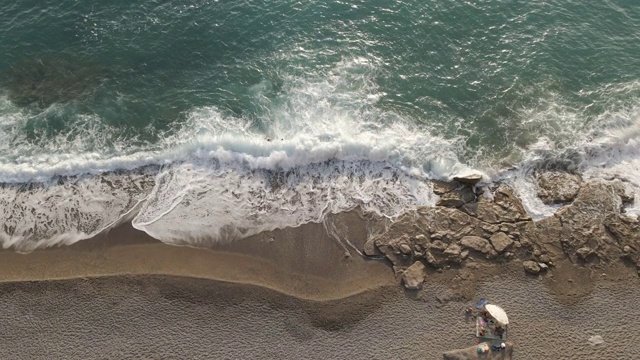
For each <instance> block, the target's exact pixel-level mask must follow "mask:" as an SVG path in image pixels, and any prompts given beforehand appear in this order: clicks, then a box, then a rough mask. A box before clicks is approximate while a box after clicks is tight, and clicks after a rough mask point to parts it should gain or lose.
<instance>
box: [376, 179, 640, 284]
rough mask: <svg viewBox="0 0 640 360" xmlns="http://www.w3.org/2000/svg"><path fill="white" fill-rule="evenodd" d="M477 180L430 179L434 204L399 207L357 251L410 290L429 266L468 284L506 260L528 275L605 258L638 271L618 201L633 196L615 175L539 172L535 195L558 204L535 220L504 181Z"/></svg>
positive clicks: (637, 243)
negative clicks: (381, 262)
mask: <svg viewBox="0 0 640 360" xmlns="http://www.w3.org/2000/svg"><path fill="white" fill-rule="evenodd" d="M479 180H480V179H479V178H477V177H476V178H474V177H471V178H457V179H454V180H453V181H451V182H436V183H434V192H436V194H438V195H440V200H439V201H438V203H437V204H436V206H435V207H424V208H420V209H418V210H416V211H414V212H410V213H407V214H405V215H403V216H402V217H401V218H400V219H398V220H397V221H396V222H394V223H393V224H391V225H390V226H389V227H388V228H387V229H386V230H385V231H384V232H382V233H380V234H378V235H377V236H372V237H371V238H370V239H369V240H368V241H367V243H366V244H365V245H364V253H365V254H366V255H369V256H381V255H382V256H384V257H385V258H386V259H388V260H389V261H390V262H391V264H392V266H393V270H394V272H395V274H396V276H397V277H399V278H401V279H402V282H403V284H404V286H405V287H406V288H407V289H412V290H419V289H421V288H422V286H423V283H424V281H425V279H426V278H427V277H428V276H429V274H430V273H433V272H435V271H437V272H443V271H446V270H449V269H451V270H453V271H455V272H456V274H457V277H456V278H457V279H458V280H461V281H462V282H464V283H465V285H464V286H469V285H472V282H473V280H476V279H477V277H478V274H480V275H481V274H482V273H483V272H487V271H490V270H488V269H487V267H491V266H493V265H496V264H504V263H514V262H519V263H521V264H522V270H523V271H525V272H526V273H528V274H531V275H532V276H541V275H544V274H547V273H549V274H550V276H553V273H554V272H555V269H556V268H563V269H564V270H567V268H568V267H571V265H575V267H574V268H575V269H578V270H576V271H579V269H580V268H582V269H591V270H598V269H605V268H607V267H611V266H613V267H623V268H626V269H627V270H632V271H633V273H635V274H640V222H639V221H638V220H637V219H635V218H632V217H630V216H627V215H625V212H624V206H625V205H627V204H629V203H631V202H632V201H633V196H632V195H631V194H630V193H628V192H627V190H626V189H625V184H624V183H623V182H622V181H621V180H618V179H614V180H610V181H604V180H600V181H583V180H582V179H581V177H580V176H578V175H574V174H569V173H563V172H546V173H542V174H539V175H538V189H539V196H540V198H541V199H542V200H543V201H544V202H545V203H547V204H560V205H561V207H560V208H559V209H558V211H557V212H556V213H555V214H554V215H553V216H551V217H548V218H545V219H542V220H539V221H533V220H532V219H531V217H530V216H529V215H528V214H527V212H526V211H525V209H524V207H523V205H522V202H521V200H520V199H519V198H518V197H517V196H516V195H515V193H514V191H513V189H511V188H510V187H509V186H508V185H506V184H495V185H491V186H480V185H479V184H478V183H477V182H478V181H479ZM564 270H563V273H565V272H566V271H564ZM565 275H566V274H565ZM465 280H466V281H465ZM566 280H567V281H568V282H573V281H575V279H572V278H570V277H569V278H567V279H566ZM458 295H460V296H462V297H464V294H458Z"/></svg>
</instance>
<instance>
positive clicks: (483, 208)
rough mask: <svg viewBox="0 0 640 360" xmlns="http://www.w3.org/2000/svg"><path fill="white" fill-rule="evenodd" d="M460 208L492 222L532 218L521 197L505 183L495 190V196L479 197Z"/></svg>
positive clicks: (498, 222) (486, 221)
mask: <svg viewBox="0 0 640 360" xmlns="http://www.w3.org/2000/svg"><path fill="white" fill-rule="evenodd" d="M460 210H462V211H464V212H465V213H467V214H468V215H470V216H472V217H475V218H477V219H478V220H481V221H483V222H485V223H491V224H500V223H504V222H511V223H514V222H518V221H529V220H531V217H529V214H527V211H526V210H525V209H524V206H522V202H521V201H520V199H518V197H517V196H515V194H514V193H513V191H512V190H511V188H510V187H509V186H507V185H504V184H503V185H500V186H499V187H498V188H497V189H496V190H495V191H494V194H493V198H488V197H484V196H481V197H478V199H477V201H474V202H472V203H468V204H465V205H463V206H461V207H460Z"/></svg>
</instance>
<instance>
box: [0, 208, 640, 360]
mask: <svg viewBox="0 0 640 360" xmlns="http://www.w3.org/2000/svg"><path fill="white" fill-rule="evenodd" d="M343 221H345V222H346V223H347V224H350V225H351V226H350V227H349V229H350V230H349V231H350V233H349V234H350V235H352V236H353V238H354V239H357V238H358V233H359V232H361V231H363V228H362V226H364V223H363V221H358V217H357V215H355V214H353V213H352V214H346V215H344V219H343ZM361 235H362V234H360V236H361ZM309 238H313V241H308V240H309ZM305 240H307V241H305ZM319 252H322V253H323V254H324V256H322V257H321V258H320V257H318V256H316V255H317V254H318V253H319ZM349 253H350V255H349V256H346V254H345V247H344V244H340V243H339V242H338V241H336V240H334V239H333V238H331V237H330V236H327V235H326V233H325V232H324V228H323V227H322V225H319V224H308V225H305V226H302V227H300V228H296V229H285V230H279V231H275V232H271V233H265V234H261V235H259V236H256V237H253V238H249V239H246V240H245V241H238V242H235V243H230V244H226V245H220V246H217V247H216V248H214V249H196V248H189V247H176V246H168V245H164V244H161V243H159V242H157V241H155V240H153V239H151V238H149V237H146V236H144V235H143V234H142V233H140V232H137V231H136V230H134V229H132V228H131V227H129V226H127V225H124V226H121V227H119V228H117V229H114V230H112V231H110V232H109V233H107V234H104V235H102V236H100V237H97V238H95V239H91V240H88V241H84V242H80V243H78V244H76V245H73V246H70V247H64V248H56V249H45V250H37V251H35V252H33V253H31V254H26V255H25V254H17V253H14V252H10V251H3V252H1V253H0V258H1V261H0V264H1V265H0V266H1V269H0V270H1V271H0V273H1V274H2V275H1V276H2V283H1V284H0V289H1V290H0V293H1V295H0V296H1V297H2V304H3V311H2V312H1V315H0V318H1V320H2V321H1V322H0V324H1V325H0V332H1V333H2V334H4V336H5V342H4V346H3V347H2V349H1V350H0V356H2V358H6V359H113V358H141V359H151V358H154V359H160V358H161V359H171V358H193V359H246V358H259V359H327V358H335V359H340V358H353V359H441V358H442V354H443V353H444V352H446V351H449V350H452V349H456V348H465V347H468V346H472V345H473V344H475V338H474V324H473V323H472V322H469V321H468V320H466V319H465V317H464V313H463V309H464V307H465V306H468V305H469V304H470V301H469V300H468V299H467V298H469V299H475V298H478V297H487V298H490V299H491V300H492V301H494V302H495V303H497V304H500V305H501V306H503V307H504V308H505V309H507V311H508V313H509V316H510V319H511V324H512V326H511V328H510V333H509V341H510V342H512V343H513V344H515V350H514V356H513V358H514V359H633V358H635V357H636V356H637V354H638V353H639V352H640V346H639V345H638V342H637V334H638V333H640V325H638V324H639V322H638V321H636V319H637V318H639V317H640V308H638V307H637V306H635V302H636V299H637V298H638V297H639V296H640V286H638V285H640V282H639V281H638V280H637V279H634V278H632V277H628V276H619V277H616V273H615V272H611V273H610V274H609V275H603V274H597V275H598V276H596V274H594V273H592V272H589V273H585V272H584V271H583V270H581V269H577V268H576V269H573V270H572V268H566V269H564V270H565V271H564V272H563V273H564V274H573V275H567V276H571V277H572V279H571V280H570V281H567V279H566V278H563V277H562V276H559V275H557V276H555V277H554V276H546V277H532V276H529V275H526V274H525V273H524V271H523V270H522V267H521V266H518V265H516V264H505V265H502V266H500V267H497V268H496V269H497V271H496V270H491V269H490V268H482V267H477V266H473V265H471V266H468V267H465V268H462V269H460V270H459V271H458V273H464V272H465V271H466V272H471V273H478V272H482V274H480V275H479V276H478V277H477V278H474V279H477V281H475V280H474V285H473V286H469V287H468V288H467V289H466V290H465V291H462V292H460V291H459V290H460V289H459V288H458V289H457V290H456V287H455V286H452V284H456V283H459V278H458V277H456V278H453V276H454V275H453V274H454V273H453V272H452V271H445V272H442V273H440V272H435V271H434V272H433V273H430V274H429V275H428V276H427V279H426V281H425V284H424V288H423V290H422V291H420V292H415V291H406V290H403V288H402V287H401V286H399V281H398V280H396V279H395V277H394V276H393V271H392V270H391V268H390V265H389V264H388V263H387V262H385V261H381V260H369V259H365V258H364V257H362V256H360V255H358V254H357V252H356V251H354V250H353V249H352V250H351V251H350V252H349ZM559 266H562V265H559ZM567 266H570V267H572V266H573V265H567ZM572 271H573V272H572ZM581 274H582V275H581ZM476 275H478V274H476ZM581 276H582V277H581ZM463 277H464V276H463ZM462 284H466V283H465V282H464V281H462ZM465 286H466V285H465ZM595 335H600V336H602V338H603V340H604V344H600V345H590V343H589V338H590V337H591V336H595Z"/></svg>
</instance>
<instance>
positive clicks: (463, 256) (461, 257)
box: [460, 250, 469, 260]
mask: <svg viewBox="0 0 640 360" xmlns="http://www.w3.org/2000/svg"><path fill="white" fill-rule="evenodd" d="M468 256H469V250H463V251H462V252H461V253H460V259H462V260H464V259H466V258H467V257H468Z"/></svg>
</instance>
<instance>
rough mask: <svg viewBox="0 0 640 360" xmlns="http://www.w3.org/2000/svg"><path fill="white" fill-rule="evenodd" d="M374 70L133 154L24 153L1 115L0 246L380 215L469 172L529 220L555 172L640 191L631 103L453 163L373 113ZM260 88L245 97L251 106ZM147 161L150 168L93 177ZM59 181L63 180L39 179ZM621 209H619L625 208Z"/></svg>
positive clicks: (557, 118)
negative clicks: (539, 185)
mask: <svg viewBox="0 0 640 360" xmlns="http://www.w3.org/2000/svg"><path fill="white" fill-rule="evenodd" d="M374 71H375V63H372V62H370V61H369V60H367V59H361V58H359V59H350V60H348V61H347V60H345V61H343V62H342V63H340V64H338V66H336V68H335V69H333V70H332V71H331V72H330V73H329V74H325V76H322V77H318V78H305V79H300V78H292V79H287V81H288V82H287V83H288V84H289V87H288V88H286V89H285V91H284V92H283V95H282V97H281V98H278V99H276V100H274V101H270V102H265V103H264V104H263V105H262V106H265V107H266V108H265V109H264V110H265V111H264V117H265V118H261V119H248V118H239V117H233V116H230V115H225V114H224V113H223V112H221V111H219V110H218V109H216V108H215V107H200V108H196V109H193V110H192V111H191V112H190V113H189V114H188V116H187V117H186V119H187V120H186V122H185V123H184V124H182V127H181V128H180V130H179V131H177V132H173V133H168V134H167V135H165V136H164V137H163V139H162V141H160V142H159V143H157V144H154V145H149V146H147V147H138V148H130V147H127V146H125V145H124V144H119V143H117V142H113V141H112V142H110V143H107V142H106V140H104V141H103V140H100V139H103V138H102V137H100V136H105V135H104V134H101V135H96V136H99V137H98V138H94V139H93V140H92V142H93V143H92V144H87V143H86V142H82V141H77V142H71V143H68V142H65V141H64V137H65V136H67V134H61V135H60V138H56V139H54V141H52V142H51V143H49V144H43V147H42V148H37V147H36V148H34V146H33V144H29V143H28V142H27V141H26V140H24V141H22V139H18V140H19V141H16V136H19V135H17V133H16V132H15V129H16V127H18V125H19V123H20V121H24V117H21V114H20V113H19V111H17V110H15V109H13V110H11V111H8V110H6V106H5V111H4V112H2V113H0V140H5V139H8V140H9V141H12V143H13V144H15V145H16V146H17V150H16V149H9V148H8V147H6V146H5V145H0V146H5V147H3V148H2V151H0V154H2V157H0V182H4V183H9V184H8V185H5V187H4V188H2V189H0V201H2V213H0V220H1V221H2V223H4V224H7V225H5V228H4V230H2V231H0V242H1V243H2V245H3V247H5V248H6V247H10V246H14V247H16V248H19V249H21V250H24V251H28V250H30V249H33V248H35V247H42V246H52V245H59V244H70V243H73V242H75V241H78V240H81V239H84V238H88V237H90V236H92V235H95V234H96V233H98V232H100V231H102V230H103V229H105V228H108V227H110V226H112V225H113V224H114V223H117V222H118V221H121V220H122V219H124V218H127V217H128V218H131V220H132V224H133V225H134V226H135V227H136V228H138V229H140V230H143V231H146V232H147V233H149V234H151V235H152V236H154V237H156V238H158V239H161V240H163V241H166V242H169V243H175V244H200V243H203V242H209V241H224V240H232V239H237V238H241V237H245V236H248V235H251V234H255V233H258V232H261V231H264V230H271V229H275V228H283V227H289V226H296V225H299V224H302V223H306V222H317V221H322V220H323V219H324V217H325V216H327V215H328V214H331V213H338V212H342V211H346V210H349V209H353V208H354V207H361V208H362V209H363V210H365V211H368V212H372V213H376V214H378V215H379V216H385V217H390V218H393V217H395V216H397V215H399V214H401V213H402V212H404V211H407V210H409V209H412V208H415V207H417V206H423V205H433V204H434V203H435V201H436V196H435V195H434V194H433V192H432V190H431V186H430V184H429V183H428V182H427V181H426V180H427V179H433V178H437V179H448V178H450V177H451V176H454V175H458V174H461V173H465V172H469V171H479V172H482V173H483V174H484V175H485V178H486V179H487V180H492V179H500V180H504V181H508V182H511V183H512V185H513V186H514V188H515V189H516V191H517V192H518V193H519V195H520V197H521V198H522V200H523V203H524V205H525V207H526V208H527V210H528V211H529V212H530V214H531V215H532V216H533V217H534V218H542V217H545V216H549V215H550V214H552V213H553V212H554V211H555V210H556V209H557V208H556V207H550V206H547V205H544V204H542V202H541V201H540V199H538V197H537V195H536V185H535V181H534V177H533V175H534V172H535V171H536V169H538V168H539V167H541V166H542V167H544V166H548V165H549V163H554V162H561V163H563V164H570V165H569V166H568V167H570V168H572V169H573V170H575V171H579V172H581V173H583V175H584V176H585V177H587V178H589V177H612V176H615V177H618V178H621V179H623V180H625V181H626V182H627V183H628V184H629V186H630V187H631V188H633V189H634V190H635V191H636V193H639V192H637V190H638V189H640V161H639V160H638V159H639V158H640V156H639V155H640V154H639V151H640V146H639V145H638V142H639V141H640V140H639V138H640V125H639V124H640V119H639V116H638V111H637V109H638V107H634V106H633V104H632V105H630V106H627V107H623V108H622V109H617V110H616V111H614V112H612V113H605V114H602V115H600V117H598V118H597V119H595V120H592V123H593V124H592V125H591V126H582V125H580V111H578V110H576V109H570V108H567V107H566V106H564V107H563V106H562V105H561V104H560V105H559V104H558V103H557V102H555V100H554V101H549V106H547V107H545V108H543V109H537V110H535V111H534V110H531V111H529V110H527V111H523V113H522V115H521V116H522V119H523V123H524V124H525V125H523V126H525V127H527V128H531V129H534V128H535V127H534V126H533V125H531V124H529V125H527V124H526V122H527V121H528V122H533V123H539V124H542V125H540V127H541V128H544V130H545V131H546V132H543V134H545V136H539V138H538V140H537V141H536V142H533V143H531V144H530V145H528V146H526V147H524V148H522V151H521V153H520V154H517V156H515V157H514V158H515V159H518V160H517V161H516V162H515V163H514V164H512V165H515V166H514V167H513V169H512V170H503V169H501V168H499V167H496V165H494V164H495V163H496V162H497V161H496V160H495V159H493V161H484V162H483V161H476V160H475V159H474V161H473V162H471V161H465V162H462V161H460V160H459V158H458V156H459V154H461V153H462V149H463V144H464V139H463V138H461V137H454V138H443V137H440V136H436V135H434V132H433V131H430V129H429V128H428V127H426V126H418V125H416V124H415V122H414V121H411V120H410V119H405V118H404V117H402V116H400V115H399V114H396V113H394V112H393V111H390V110H386V109H384V108H381V107H379V106H376V105H377V102H378V100H379V98H380V97H381V96H382V95H383V94H380V93H379V92H378V90H377V88H376V87H375V85H374V83H373V82H372V81H371V79H370V77H371V74H372V72H374ZM263 85H264V84H263ZM263 85H258V86H255V87H254V88H253V89H252V91H253V92H254V93H255V96H256V98H257V99H260V98H261V97H262V95H261V91H263V89H264V88H267V86H266V85H265V86H263ZM636 85H637V84H636ZM630 86H632V87H633V86H635V85H630ZM634 89H635V88H634ZM618 90H619V89H618V88H615V91H618ZM608 91H613V90H611V89H609V90H608ZM552 100H553V99H552ZM257 101H258V100H257ZM5 105H6V104H5ZM3 106H4V105H3ZM7 106H8V105H7ZM49 111H53V110H49ZM525 119H526V121H525ZM87 123H88V125H86V126H87V129H86V136H89V135H90V134H92V133H93V132H96V131H97V132H100V131H102V130H101V129H97V128H95V127H96V126H99V125H97V122H92V119H87ZM256 123H258V124H259V126H256ZM82 131H84V130H82ZM67 137H68V136H67ZM76 138H77V137H74V139H76ZM106 138H108V136H106V137H104V139H106ZM96 144H98V145H100V146H96ZM516 148H517V147H516ZM27 150H28V151H27ZM147 165H158V166H159V167H156V168H154V169H147V170H144V171H143V172H142V173H140V172H136V171H128V172H124V173H107V174H105V172H109V171H113V170H121V169H124V170H133V169H138V168H141V167H144V166H147ZM91 174H93V175H91ZM61 175H63V176H71V178H60V183H61V185H56V184H55V183H54V184H51V183H50V182H51V179H58V178H59V176H61ZM152 178H153V181H151V179H152ZM105 179H106V180H105ZM117 179H120V180H117ZM142 179H144V181H143V180H142ZM32 181H44V182H47V183H49V185H38V186H36V187H35V188H33V189H31V190H28V191H26V190H25V188H24V187H21V185H19V184H20V183H26V182H32ZM11 184H14V185H11ZM109 184H116V185H115V186H110V185H109ZM637 203H638V202H636V204H637ZM633 206H636V205H632V207H630V208H629V209H628V210H629V211H630V212H633V211H637V208H635V207H633ZM17 219H20V221H17Z"/></svg>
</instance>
